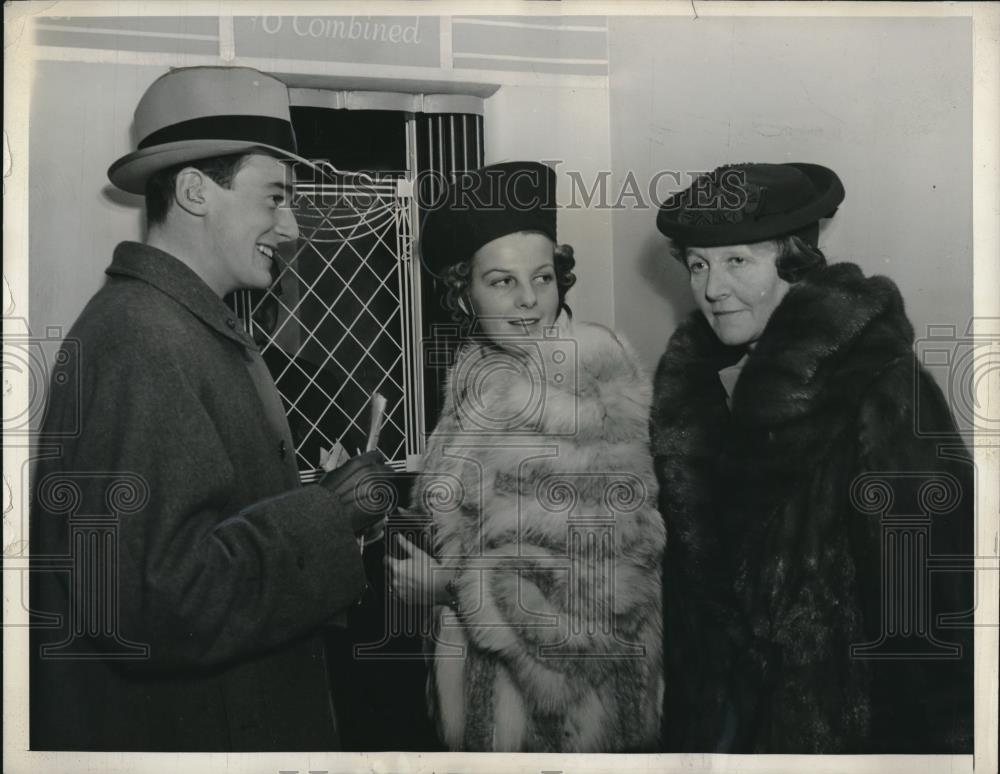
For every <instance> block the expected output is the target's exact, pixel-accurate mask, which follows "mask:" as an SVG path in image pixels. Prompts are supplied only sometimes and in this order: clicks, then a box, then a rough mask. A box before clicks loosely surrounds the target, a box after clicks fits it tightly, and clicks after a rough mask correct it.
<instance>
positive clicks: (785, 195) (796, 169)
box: [656, 163, 844, 247]
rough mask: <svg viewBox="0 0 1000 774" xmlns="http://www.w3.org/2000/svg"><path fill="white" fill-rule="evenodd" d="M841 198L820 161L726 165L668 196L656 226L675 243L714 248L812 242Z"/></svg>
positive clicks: (835, 180) (831, 175)
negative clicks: (780, 240)
mask: <svg viewBox="0 0 1000 774" xmlns="http://www.w3.org/2000/svg"><path fill="white" fill-rule="evenodd" d="M843 200H844V186H843V184H842V183H841V182H840V178H839V177H837V173H836V172H834V171H833V170H832V169H828V168H827V167H824V166H821V165H819V164H798V163H796V164H792V163H789V164H727V165H725V166H721V167H718V168H717V169H714V170H712V171H711V172H709V173H707V174H704V175H699V176H698V177H697V178H695V180H694V182H693V183H692V184H691V186H690V187H689V188H686V189H685V190H683V191H681V192H680V193H677V194H674V195H673V196H670V197H668V198H667V200H666V201H665V202H663V204H662V205H660V210H659V212H658V213H657V216H656V227H657V228H658V229H659V230H660V232H661V233H663V234H664V235H665V236H668V237H670V239H672V240H674V241H675V242H680V243H681V244H684V245H690V246H697V247H718V246H721V245H741V244H752V243H754V242H763V241H765V240H768V239H775V238H777V237H780V236H785V235H787V234H797V235H799V236H802V237H803V238H804V239H805V240H806V241H808V242H810V243H811V244H813V245H814V246H815V244H816V238H817V236H818V234H819V220H820V219H821V218H829V217H831V216H832V215H833V214H834V212H836V210H837V207H838V206H839V205H840V203H841V202H842V201H843Z"/></svg>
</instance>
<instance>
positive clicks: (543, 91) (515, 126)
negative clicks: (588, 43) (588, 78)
mask: <svg viewBox="0 0 1000 774" xmlns="http://www.w3.org/2000/svg"><path fill="white" fill-rule="evenodd" d="M593 81H594V82H595V85H594V86H591V87H579V88H560V87H541V86H515V85H504V86H501V87H500V90H499V91H497V93H496V94H494V95H493V96H492V97H490V98H489V99H487V100H486V115H485V119H484V124H485V132H486V163H487V164H493V163H496V162H499V161H512V160H517V159H529V160H534V161H545V162H548V163H549V164H550V165H552V166H555V168H556V172H557V183H556V185H557V190H558V201H559V203H560V205H561V206H560V209H559V215H558V222H557V227H558V232H559V233H558V236H559V241H560V242H562V243H565V244H570V245H572V246H573V249H574V251H575V256H576V268H575V269H574V273H575V274H576V278H577V281H576V285H575V286H574V287H573V289H572V290H571V291H570V293H569V295H568V296H567V302H568V303H569V305H570V307H571V308H572V309H573V313H574V315H575V316H576V317H577V319H580V320H588V321H591V322H599V323H602V324H603V325H608V326H611V325H613V324H614V318H615V310H614V296H613V294H612V284H613V281H614V277H613V270H612V262H611V248H612V244H611V213H610V212H608V211H607V210H603V209H600V208H598V207H597V206H594V207H591V208H587V209H570V208H568V207H566V206H562V205H565V204H566V203H568V202H569V200H570V194H571V190H570V186H571V184H572V183H571V180H570V178H569V177H568V173H569V172H571V171H576V172H578V173H579V174H581V175H583V178H584V179H585V180H590V179H592V178H593V177H594V176H595V175H596V174H597V173H598V172H599V171H600V170H607V169H609V168H610V166H609V165H610V163H611V160H610V127H609V120H608V90H607V85H606V81H605V80H604V79H603V78H595V79H593ZM556 162H559V163H558V164H557V163H556Z"/></svg>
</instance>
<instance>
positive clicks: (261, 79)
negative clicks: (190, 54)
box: [108, 67, 299, 194]
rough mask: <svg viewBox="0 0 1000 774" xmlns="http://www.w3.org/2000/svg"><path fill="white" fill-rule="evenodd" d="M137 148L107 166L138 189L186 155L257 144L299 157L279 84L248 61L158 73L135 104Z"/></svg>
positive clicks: (114, 178) (122, 183)
mask: <svg viewBox="0 0 1000 774" xmlns="http://www.w3.org/2000/svg"><path fill="white" fill-rule="evenodd" d="M135 131H136V136H137V137H138V138H139V143H138V147H137V149H136V150H135V151H134V152H132V153H129V154H127V155H125V156H122V157H121V158H120V159H118V160H117V161H116V162H115V163H114V164H112V165H111V167H110V168H109V169H108V178H109V179H110V180H111V182H112V183H113V184H114V185H115V186H117V187H118V188H121V189H122V190H123V191H128V192H129V193H135V194H142V193H144V191H145V187H146V181H147V180H148V179H149V176H150V175H152V174H153V173H155V172H158V171H160V170H161V169H166V168H167V167H170V166H173V165H175V164H183V163H185V162H188V161H197V160H198V159H205V158H210V157H212V156H224V155H226V154H230V153H242V152H247V151H250V150H252V149H254V148H263V149H266V150H269V151H271V152H274V153H277V154H278V155H281V156H286V157H288V158H292V159H296V160H299V157H298V155H297V154H296V145H295V134H294V132H293V131H292V120H291V114H290V112H289V108H288V88H287V87H286V86H285V84H284V83H282V82H281V81H279V80H278V79H277V78H274V77H272V76H270V75H266V74H264V73H262V72H260V71H258V70H254V69H252V68H250V67H183V68H178V69H176V70H171V71H170V72H168V73H166V74H165V75H163V76H161V77H160V78H158V79H157V80H156V81H154V82H153V84H152V85H151V86H150V87H149V88H148V89H147V90H146V93H145V94H143V95H142V99H140V100H139V104H138V106H137V107H136V109H135Z"/></svg>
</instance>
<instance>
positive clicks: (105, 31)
mask: <svg viewBox="0 0 1000 774" xmlns="http://www.w3.org/2000/svg"><path fill="white" fill-rule="evenodd" d="M35 29H36V30H41V31H44V32H82V33H85V34H92V35H131V36H133V37H138V38H170V39H172V40H218V39H219V36H218V35H197V34H195V33H193V32H149V31H148V30H116V29H114V28H111V27H74V26H72V25H70V24H48V23H46V22H35Z"/></svg>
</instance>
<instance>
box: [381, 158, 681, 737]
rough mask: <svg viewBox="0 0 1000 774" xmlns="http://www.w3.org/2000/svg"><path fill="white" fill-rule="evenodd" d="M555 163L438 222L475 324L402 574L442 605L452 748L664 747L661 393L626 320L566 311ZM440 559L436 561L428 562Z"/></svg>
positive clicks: (488, 190)
mask: <svg viewBox="0 0 1000 774" xmlns="http://www.w3.org/2000/svg"><path fill="white" fill-rule="evenodd" d="M554 196H555V175H554V172H553V171H552V170H551V169H550V168H548V167H546V166H544V165H541V164H535V163H531V162H512V163H507V164H498V165H494V166H491V167H486V168H484V169H482V170H479V171H478V172H475V173H469V174H465V175H462V176H460V178H459V179H458V180H457V181H456V183H455V185H454V187H453V188H452V189H451V190H450V191H449V196H448V201H447V204H446V206H445V207H443V208H441V209H439V210H436V211H434V212H432V213H431V214H430V215H429V217H428V218H427V221H426V223H425V226H424V233H423V243H422V250H423V256H424V260H425V262H426V263H427V265H428V267H429V268H430V269H431V270H432V271H434V272H435V273H436V274H437V275H438V276H441V277H443V279H444V284H445V285H446V287H447V293H446V295H447V301H448V303H449V305H450V306H451V308H452V309H453V310H455V312H456V313H457V314H458V316H459V317H460V319H462V320H463V321H465V322H467V323H469V325H470V326H471V330H470V336H469V338H468V339H467V341H466V342H465V343H464V344H463V345H462V347H461V348H460V350H459V352H458V353H457V356H456V358H455V362H454V365H453V367H452V369H451V371H450V374H449V378H448V382H447V386H446V392H445V405H444V409H443V412H442V415H441V417H440V419H439V421H438V423H437V426H436V428H435V429H434V432H433V434H432V435H431V436H430V438H429V440H428V443H427V449H426V452H425V454H424V458H423V464H422V473H421V475H420V478H419V480H418V482H417V484H416V490H415V491H416V494H415V497H414V508H415V509H418V510H421V511H423V512H425V513H429V514H430V515H431V517H432V523H433V540H432V544H433V551H434V555H435V558H434V559H431V558H430V557H428V556H427V555H425V554H424V553H423V552H422V551H421V550H420V549H419V548H418V547H417V546H415V545H413V544H412V543H406V544H405V545H404V546H402V547H403V549H404V553H405V555H406V557H407V558H402V559H390V560H389V562H390V569H391V577H390V580H391V583H392V586H393V588H394V589H395V590H396V592H397V593H398V594H399V595H400V596H402V597H404V598H405V599H408V600H410V601H412V602H415V603H419V602H425V603H432V604H433V605H435V606H436V615H437V617H438V626H437V627H436V636H435V638H434V640H435V641H434V643H433V646H434V650H435V658H434V661H433V664H432V670H431V676H430V680H429V686H428V693H429V695H430V699H431V707H432V713H433V714H434V716H435V719H436V721H437V723H438V726H439V728H440V732H441V736H442V739H443V740H444V742H445V743H446V744H447V746H448V747H449V748H450V749H452V750H469V751H536V752H614V751H630V750H631V751H637V750H647V751H648V750H655V749H656V745H657V737H658V733H659V727H660V718H659V715H660V708H661V700H662V674H661V642H662V631H661V621H660V615H661V601H660V562H661V558H662V557H661V555H662V550H663V545H664V527H663V523H662V519H661V518H660V515H659V514H658V513H657V511H656V480H655V475H654V473H653V467H652V459H651V457H650V455H649V451H648V426H647V419H648V409H649V401H650V393H651V391H650V385H649V383H648V380H647V378H646V377H645V376H644V374H643V371H642V369H641V368H640V366H639V363H638V361H637V360H636V357H635V356H634V355H633V353H632V352H631V351H630V350H629V349H628V348H627V347H626V346H625V345H624V344H623V343H622V341H621V340H620V339H619V338H618V337H617V336H616V335H615V334H614V333H612V332H611V331H610V330H608V329H606V328H603V327H601V326H597V325H587V324H584V323H579V322H577V323H574V322H572V321H571V318H570V316H569V312H568V309H567V308H566V306H565V297H566V292H567V291H568V290H569V288H570V287H571V286H572V284H573V282H574V276H573V274H572V268H573V265H574V260H573V251H572V249H571V248H569V247H568V246H559V247H557V246H556V213H555V207H554ZM427 570H429V572H427Z"/></svg>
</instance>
